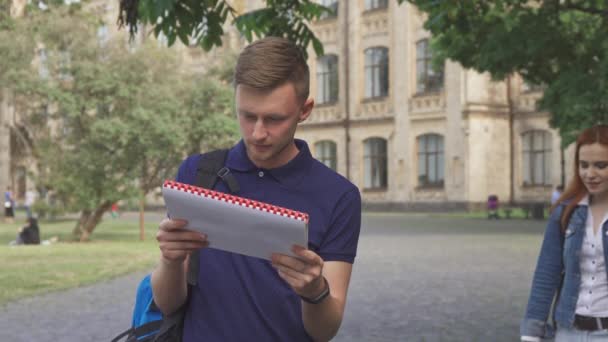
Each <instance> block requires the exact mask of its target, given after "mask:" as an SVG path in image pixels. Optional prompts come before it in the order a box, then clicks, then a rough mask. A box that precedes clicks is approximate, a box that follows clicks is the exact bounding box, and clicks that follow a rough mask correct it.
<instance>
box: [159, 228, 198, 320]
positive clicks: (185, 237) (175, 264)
mask: <svg viewBox="0 0 608 342" xmlns="http://www.w3.org/2000/svg"><path fill="white" fill-rule="evenodd" d="M186 223H187V222H186V221H178V220H170V219H164V220H163V221H161V223H160V226H159V229H158V233H157V234H156V240H158V244H159V248H160V250H161V258H160V262H159V265H158V267H157V268H156V269H155V270H154V272H152V277H151V283H152V293H153V295H154V303H156V305H157V306H158V308H159V309H160V310H161V311H162V313H163V314H165V315H169V314H171V313H173V312H175V311H177V309H179V308H180V307H181V306H182V305H183V304H184V303H185V302H186V299H187V297H188V284H187V281H186V275H187V273H188V272H187V270H188V256H189V255H190V253H192V252H193V251H195V250H197V249H199V248H203V247H206V246H208V242H207V237H206V236H205V235H204V234H201V233H199V232H195V231H190V230H185V229H183V227H184V226H185V225H186Z"/></svg>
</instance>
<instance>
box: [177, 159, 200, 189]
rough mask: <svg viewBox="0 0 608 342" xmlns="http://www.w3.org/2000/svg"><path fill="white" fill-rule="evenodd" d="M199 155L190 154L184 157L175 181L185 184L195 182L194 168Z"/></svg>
mask: <svg viewBox="0 0 608 342" xmlns="http://www.w3.org/2000/svg"><path fill="white" fill-rule="evenodd" d="M199 158H200V155H192V156H190V157H188V158H186V159H185V160H184V161H182V163H181V164H180V166H179V169H178V170H177V176H176V177H175V181H177V182H180V183H185V184H192V185H194V184H196V168H197V166H198V160H199Z"/></svg>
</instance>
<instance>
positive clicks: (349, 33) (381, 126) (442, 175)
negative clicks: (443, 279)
mask: <svg viewBox="0 0 608 342" xmlns="http://www.w3.org/2000/svg"><path fill="white" fill-rule="evenodd" d="M320 2H321V3H323V4H324V5H327V6H329V7H332V8H334V9H336V15H327V16H325V18H323V19H322V20H319V21H318V22H315V23H313V24H312V27H313V30H314V32H315V34H316V35H317V36H318V37H319V38H320V40H321V41H322V42H323V44H324V49H325V55H324V56H321V57H317V56H316V55H315V53H314V51H312V49H311V50H310V51H309V56H310V58H309V64H310V67H311V96H313V97H314V98H315V101H316V107H315V110H314V111H313V114H312V115H311V117H310V119H309V120H308V121H307V122H305V123H303V124H302V125H301V126H300V128H299V130H298V133H297V136H298V137H299V138H303V139H306V140H307V141H308V142H309V145H310V147H311V150H312V151H313V154H314V155H315V156H316V157H317V158H318V159H320V160H322V161H323V162H324V163H326V164H327V165H328V166H330V167H332V168H334V169H335V170H336V171H338V172H339V173H341V174H343V175H344V176H346V177H347V178H349V179H351V180H352V181H353V182H354V183H355V184H356V185H357V186H359V188H360V189H361V193H362V197H363V201H364V203H365V206H366V207H367V208H380V209H390V208H392V209H417V210H427V209H444V210H446V209H458V208H460V209H465V208H471V207H479V206H482V205H483V204H484V203H485V202H486V200H487V197H488V195H490V194H495V195H498V197H499V198H500V200H501V201H502V202H505V201H510V200H513V201H515V202H547V201H548V199H549V197H550V192H551V189H552V187H553V186H554V185H556V184H560V183H561V182H562V181H563V179H564V178H565V179H568V177H569V176H570V167H564V164H566V165H568V164H570V161H569V160H566V161H564V160H563V157H562V156H563V154H562V153H561V151H560V137H559V135H558V134H557V132H556V131H555V130H553V129H551V128H550V127H549V122H548V119H549V114H548V113H542V112H538V111H536V109H535V101H536V100H537V99H538V98H539V97H540V96H541V93H540V91H539V89H536V88H534V87H530V86H527V85H526V84H525V83H523V82H522V80H521V79H520V78H519V77H517V76H513V77H511V78H510V79H508V80H505V81H503V82H493V81H492V80H491V79H490V77H489V76H488V75H485V74H479V73H477V72H474V71H471V70H466V69H464V68H462V67H461V66H460V65H459V64H457V63H454V62H450V61H448V62H446V63H445V65H444V66H443V67H442V68H434V67H433V66H432V65H431V63H430V60H431V57H432V56H431V51H430V49H429V38H430V36H429V32H427V31H426V30H424V28H423V23H424V15H423V14H422V13H420V12H419V11H418V10H417V9H416V8H415V7H414V6H412V5H410V4H408V3H404V4H402V5H398V4H397V2H396V1H392V0H391V1H388V0H352V1H344V0H343V1H337V0H320ZM13 3H14V6H13V7H12V9H11V11H12V13H13V14H14V15H19V8H22V5H23V3H25V0H17V1H13ZM234 4H235V7H236V8H237V9H238V10H239V11H247V10H250V9H252V8H256V7H259V6H261V4H262V2H261V1H259V0H256V1H235V2H234ZM20 6H21V7H20ZM91 6H92V10H95V11H99V13H100V15H101V16H103V17H104V18H105V20H104V21H105V22H106V23H107V24H105V25H102V26H100V28H99V32H98V34H99V36H100V37H101V38H103V37H104V36H109V35H116V34H122V35H125V34H126V33H125V31H124V30H123V31H117V28H116V25H114V23H115V18H116V13H117V11H118V5H117V3H116V2H106V1H100V2H93V4H91ZM142 31H145V30H142ZM125 39H126V36H125ZM140 39H145V36H142V37H140ZM159 43H161V44H162V43H163V42H162V38H161V39H160V41H159ZM245 44H246V42H245V41H244V40H243V39H242V37H240V35H239V34H238V33H237V32H236V31H235V30H234V29H228V30H227V34H226V38H225V40H224V47H223V48H222V49H217V50H214V51H212V52H210V53H207V54H206V53H203V52H202V50H201V49H200V48H197V47H186V46H183V45H180V44H176V45H177V46H176V47H174V49H176V51H177V52H178V53H182V54H183V55H184V56H185V57H186V60H187V63H186V67H188V68H191V69H192V70H193V72H197V71H200V70H201V69H204V67H205V65H206V63H207V62H208V61H209V60H210V59H211V60H213V59H217V58H221V56H222V54H223V53H226V52H227V51H238V50H240V48H242V46H244V45H245ZM3 94H4V93H3ZM4 95H6V94H4ZM7 98H8V97H7V96H3V97H2V100H1V102H0V188H2V189H4V188H5V187H6V185H9V184H10V185H12V186H13V189H15V190H16V193H17V195H18V197H22V196H23V194H24V193H25V188H27V187H28V186H29V185H28V180H27V176H26V174H27V172H26V171H27V170H28V168H31V167H32V165H31V163H32V161H31V160H30V159H29V158H27V156H24V155H21V154H20V151H18V150H17V149H16V146H15V145H16V144H15V141H14V140H15V139H14V137H13V138H11V134H10V130H9V129H8V124H10V122H12V121H14V120H18V113H15V110H14V108H13V107H12V106H11V104H10V101H8V100H7ZM569 154H571V153H568V152H566V153H565V155H566V156H568V155H569Z"/></svg>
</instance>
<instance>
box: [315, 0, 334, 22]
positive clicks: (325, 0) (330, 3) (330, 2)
mask: <svg viewBox="0 0 608 342" xmlns="http://www.w3.org/2000/svg"><path fill="white" fill-rule="evenodd" d="M319 3H320V4H321V5H323V6H325V7H328V8H329V9H331V10H332V13H327V12H324V13H323V14H322V15H321V17H320V18H319V19H327V18H335V17H337V16H338V0H321V1H320V2H319Z"/></svg>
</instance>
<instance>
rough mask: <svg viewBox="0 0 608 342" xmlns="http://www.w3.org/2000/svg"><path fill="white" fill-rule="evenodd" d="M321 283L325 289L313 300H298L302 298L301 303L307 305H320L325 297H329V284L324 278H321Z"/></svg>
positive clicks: (303, 298) (306, 298) (304, 298)
mask: <svg viewBox="0 0 608 342" xmlns="http://www.w3.org/2000/svg"><path fill="white" fill-rule="evenodd" d="M323 282H325V289H324V290H323V291H322V292H321V293H320V294H319V295H318V296H316V297H314V298H308V297H304V296H300V298H302V300H303V301H305V302H306V303H309V304H319V303H321V302H322V301H323V300H324V299H325V298H327V296H329V283H328V282H327V279H326V278H325V277H323Z"/></svg>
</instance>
